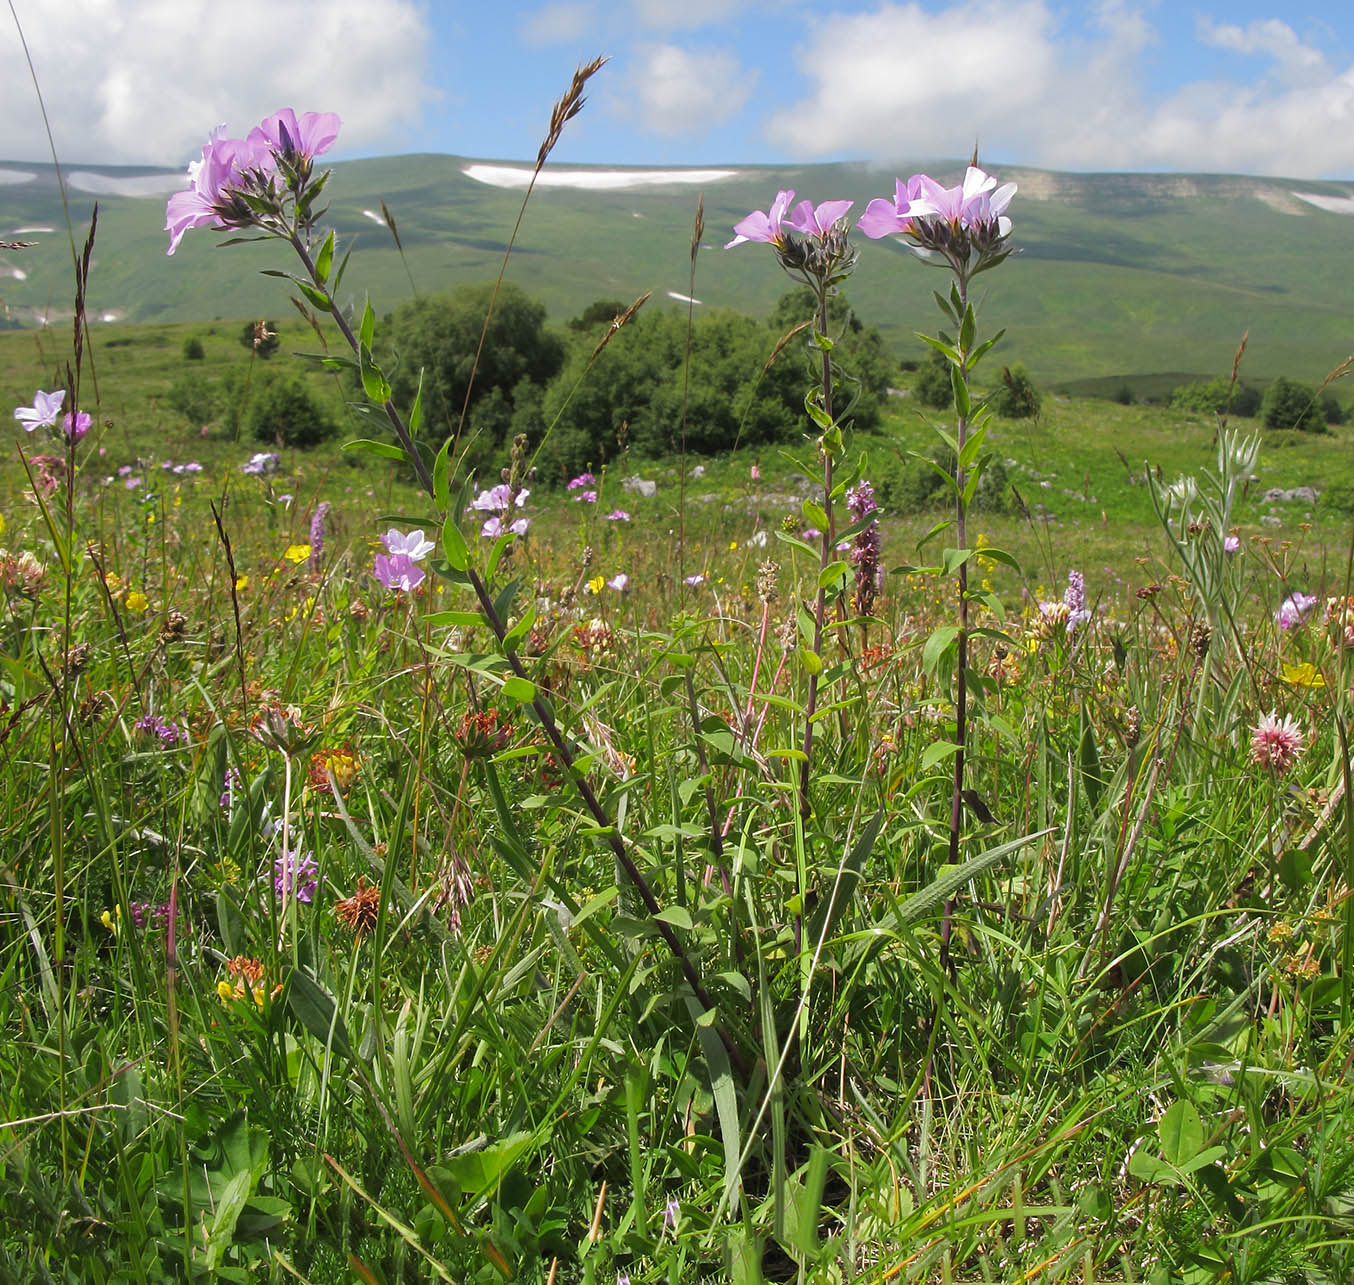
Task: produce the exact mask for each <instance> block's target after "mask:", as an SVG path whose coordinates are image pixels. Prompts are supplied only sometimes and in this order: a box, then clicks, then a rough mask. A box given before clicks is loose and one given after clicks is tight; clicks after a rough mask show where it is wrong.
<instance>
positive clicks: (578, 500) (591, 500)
mask: <svg viewBox="0 0 1354 1285" xmlns="http://www.w3.org/2000/svg"><path fill="white" fill-rule="evenodd" d="M574 503H575V504H596V503H597V492H596V491H579V493H578V494H577V495H575V496H574Z"/></svg>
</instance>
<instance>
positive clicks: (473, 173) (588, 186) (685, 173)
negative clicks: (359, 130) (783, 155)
mask: <svg viewBox="0 0 1354 1285" xmlns="http://www.w3.org/2000/svg"><path fill="white" fill-rule="evenodd" d="M461 173H462V174H464V175H465V176H466V178H472V179H474V180H475V181H476V182H477V183H488V184H490V186H492V187H513V188H525V187H527V186H528V185H529V184H530V183H531V178H532V175H533V174H536V172H535V170H534V169H533V168H532V167H531V166H529V165H483V164H475V165H466V166H464V167H463V168H462V170H461ZM737 177H738V171H737V170H562V169H556V168H555V167H554V166H550V167H549V168H547V169H543V170H542V171H541V172H540V173H539V174H536V186H537V187H577V188H583V189H585V190H587V191H592V192H623V191H629V190H631V189H633V188H644V187H671V186H673V185H674V184H687V185H690V184H697V183H698V184H700V185H701V186H702V187H704V186H706V185H707V184H710V183H722V182H723V181H724V180H725V179H728V178H737ZM362 213H363V214H366V215H369V216H371V217H375V216H373V215H371V211H370V210H363V211H362ZM635 217H636V218H638V217H639V215H636V216H635ZM381 221H382V220H381V219H379V218H378V219H377V222H378V223H379V222H381Z"/></svg>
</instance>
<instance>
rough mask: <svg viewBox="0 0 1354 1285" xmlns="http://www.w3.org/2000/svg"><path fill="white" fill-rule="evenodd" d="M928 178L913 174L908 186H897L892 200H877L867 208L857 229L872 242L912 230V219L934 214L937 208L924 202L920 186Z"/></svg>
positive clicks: (905, 184)
mask: <svg viewBox="0 0 1354 1285" xmlns="http://www.w3.org/2000/svg"><path fill="white" fill-rule="evenodd" d="M924 177H925V175H922V174H914V175H913V176H912V177H911V178H910V179H908V180H907V182H906V183H904V182H903V180H902V179H898V180H897V181H896V182H895V183H894V196H893V200H891V201H890V200H888V199H887V198H886V197H882V196H880V197H876V198H875V199H874V200H873V201H871V202H870V203H869V205H867V206H866V207H865V213H864V214H862V215H861V216H860V221H859V222H858V223H857V224H856V226H857V227H858V228H859V229H860V230H861V231H862V232H864V233H865V235H866V236H868V237H870V238H872V239H873V240H876V241H877V240H879V238H880V237H885V236H898V235H900V234H903V235H905V234H907V233H909V232H911V231H912V220H913V219H914V218H918V217H919V216H921V215H924V214H935V213H936V208H935V207H934V206H933V205H932V204H931V203H930V202H929V201H926V200H923V199H922V193H921V184H922V179H923V178H924Z"/></svg>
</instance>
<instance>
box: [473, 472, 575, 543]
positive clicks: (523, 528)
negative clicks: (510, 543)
mask: <svg viewBox="0 0 1354 1285" xmlns="http://www.w3.org/2000/svg"><path fill="white" fill-rule="evenodd" d="M583 476H584V477H590V476H591V475H590V474H587V473H585V474H583ZM578 480H579V479H578V478H575V479H574V482H577V481H578ZM574 482H570V483H569V487H570V489H571V490H572V489H574ZM530 494H531V492H530V491H529V490H527V489H526V488H525V487H523V488H522V490H520V491H518V492H517V495H516V497H515V498H514V497H513V494H512V489H511V488H510V487H509V486H508V484H507V483H506V482H500V483H499V484H498V485H497V486H491V487H490V488H489V489H488V490H487V491H481V492H480V493H479V494H478V495H477V496H476V497H475V498H474V499H473V500H471V501H470V504H469V505H468V506H467V508H468V511H469V512H472V513H487V514H488V515H489V516H488V517H487V518H485V520H484V523H483V525H481V527H480V535H481V536H482V537H483V538H484V539H486V540H496V539H498V537H499V536H501V535H506V534H507V533H508V532H509V531H511V532H512V533H513V535H526V533H527V528H528V527H529V526H530V525H531V519H530V518H515V519H514V520H513V521H511V522H508V521H506V518H507V517H508V510H509V508H518V509H520V508H521V507H522V506H523V505H524V504H525V503H526V502H527V496H528V495H530Z"/></svg>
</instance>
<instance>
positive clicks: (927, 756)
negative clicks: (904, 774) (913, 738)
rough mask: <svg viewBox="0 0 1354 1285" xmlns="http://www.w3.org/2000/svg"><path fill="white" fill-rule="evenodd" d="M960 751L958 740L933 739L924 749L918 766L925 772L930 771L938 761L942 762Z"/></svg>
mask: <svg viewBox="0 0 1354 1285" xmlns="http://www.w3.org/2000/svg"><path fill="white" fill-rule="evenodd" d="M958 753H959V744H958V742H957V741H932V742H931V744H930V745H928V746H927V747H926V748H925V749H924V750H922V752H921V758H920V760H918V763H917V766H918V767H919V768H920V769H921V770H922V771H923V772H929V771H930V770H931V769H932V768H933V767H935V765H936V764H937V763H941V762H943V761H944V760H945V759H947V758H953V757H954V756H955V755H956V754H958Z"/></svg>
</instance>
